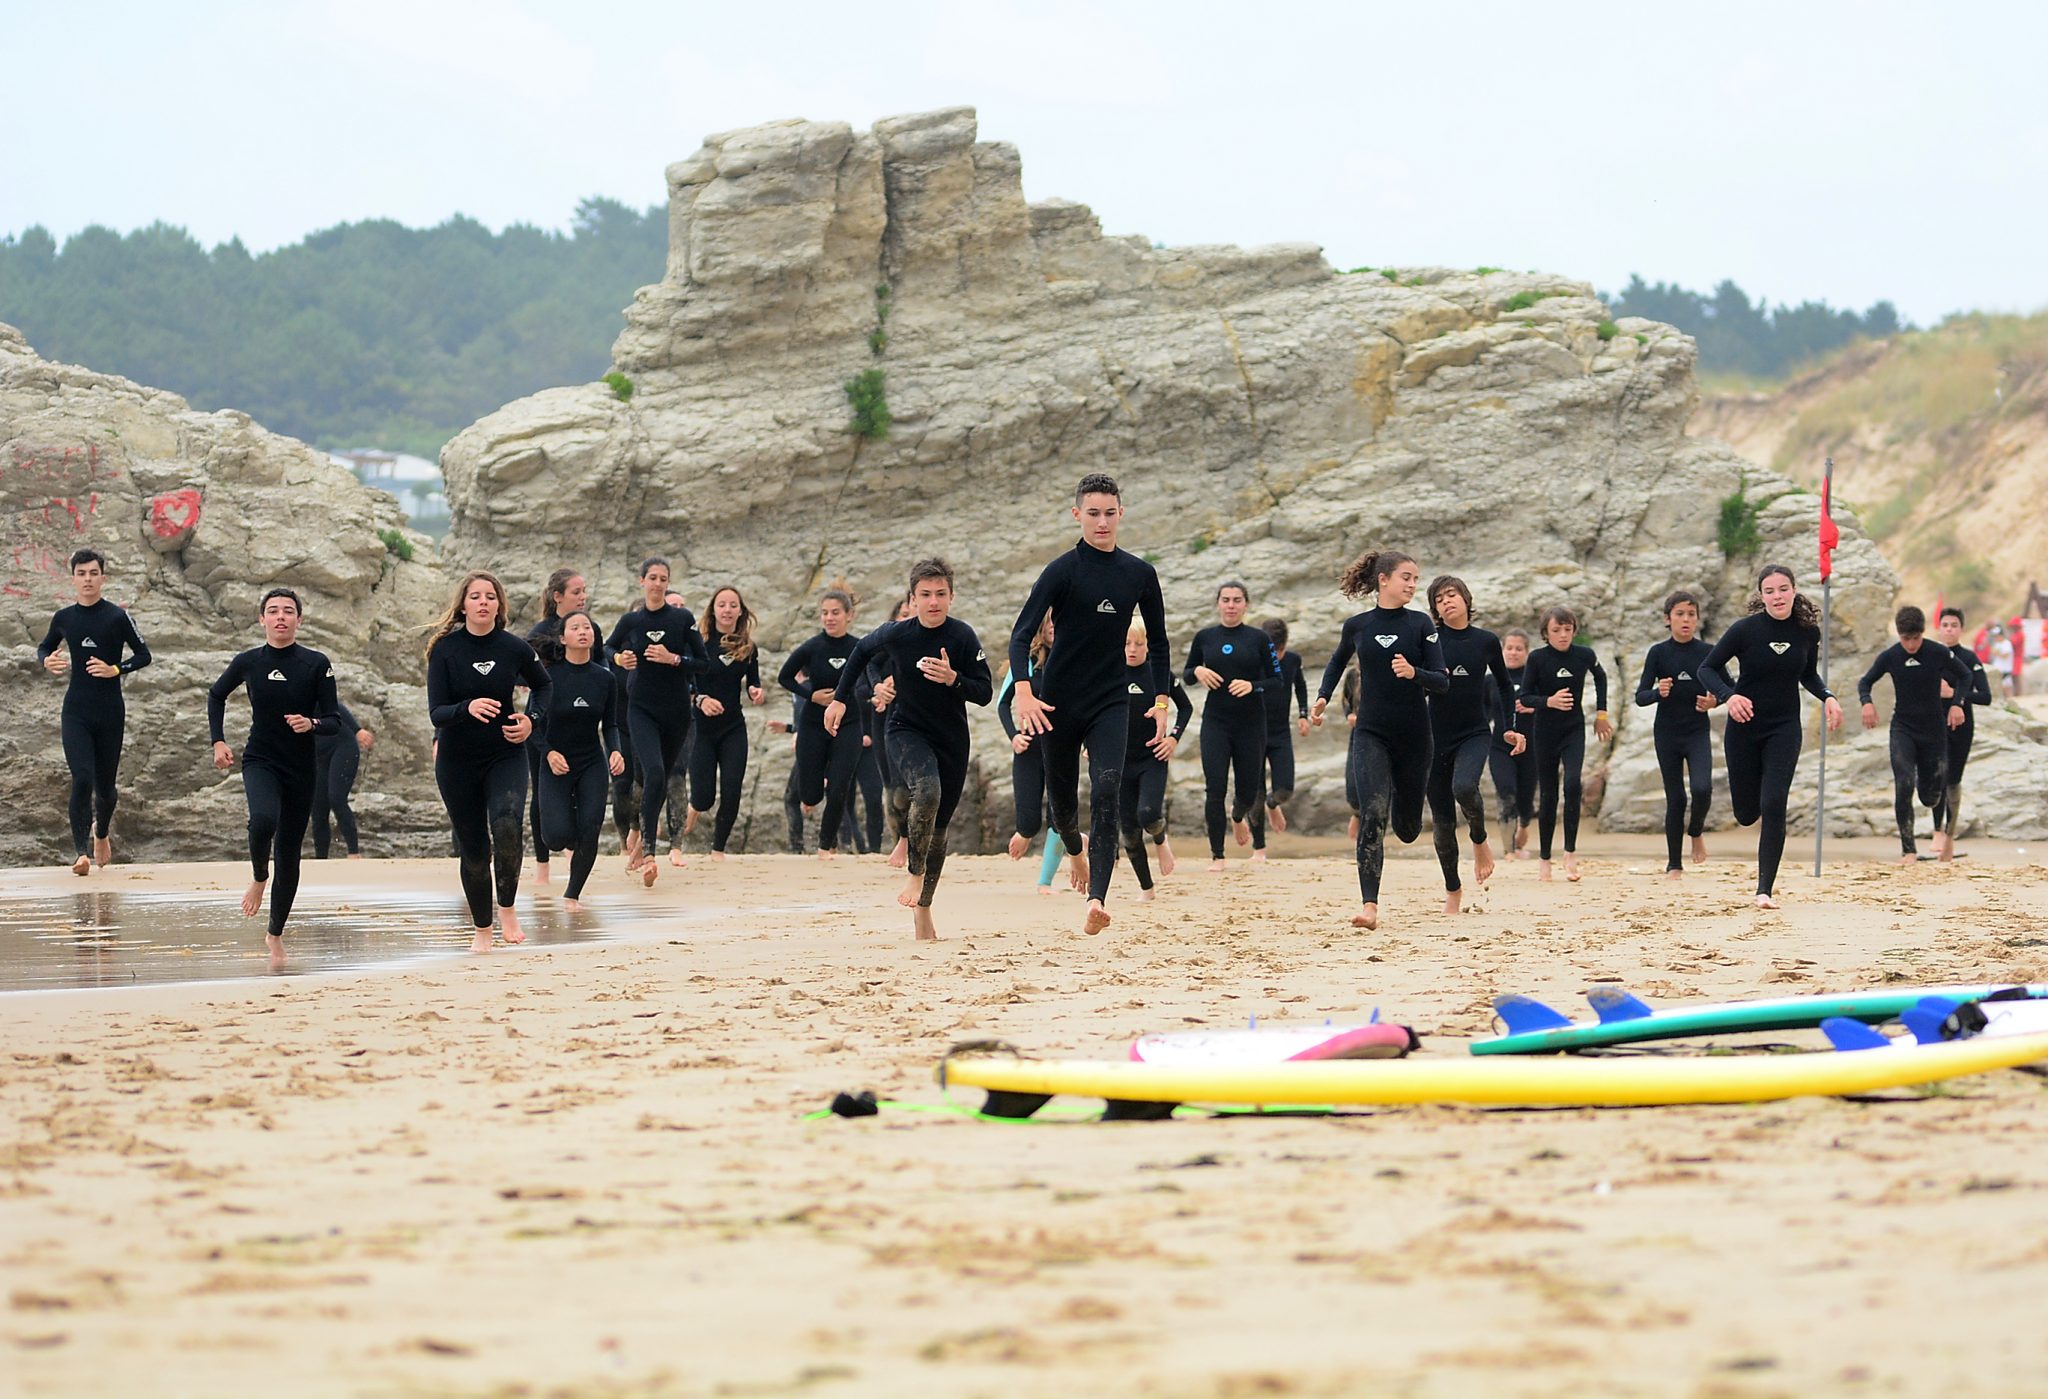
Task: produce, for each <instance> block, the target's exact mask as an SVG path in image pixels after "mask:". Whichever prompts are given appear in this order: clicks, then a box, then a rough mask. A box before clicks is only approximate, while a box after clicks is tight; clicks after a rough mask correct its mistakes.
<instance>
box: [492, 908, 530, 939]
mask: <svg viewBox="0 0 2048 1399" xmlns="http://www.w3.org/2000/svg"><path fill="white" fill-rule="evenodd" d="M498 928H499V930H500V931H501V932H503V933H504V935H505V941H506V942H508V943H511V944H512V945H513V946H515V947H516V946H518V945H519V944H520V943H522V942H525V941H526V930H525V929H523V928H521V927H520V926H519V915H518V914H516V913H514V912H513V911H512V905H510V904H506V905H504V906H502V907H501V908H499V910H498Z"/></svg>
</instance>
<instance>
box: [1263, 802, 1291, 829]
mask: <svg viewBox="0 0 2048 1399" xmlns="http://www.w3.org/2000/svg"><path fill="white" fill-rule="evenodd" d="M1266 824H1267V825H1269V826H1271V827H1272V828H1273V829H1274V830H1276V831H1284V830H1286V829H1287V812H1286V809H1285V808H1283V807H1277V806H1269V807H1267V808H1266Z"/></svg>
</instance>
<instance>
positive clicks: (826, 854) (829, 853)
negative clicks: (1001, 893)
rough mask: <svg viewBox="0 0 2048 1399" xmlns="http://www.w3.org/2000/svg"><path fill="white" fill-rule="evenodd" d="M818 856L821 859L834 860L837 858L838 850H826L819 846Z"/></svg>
mask: <svg viewBox="0 0 2048 1399" xmlns="http://www.w3.org/2000/svg"><path fill="white" fill-rule="evenodd" d="M818 858H819V859H821V860H836V859H838V858H839V852H838V851H837V850H826V849H823V848H820V849H819V851H818Z"/></svg>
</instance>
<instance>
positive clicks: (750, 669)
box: [683, 586, 768, 860]
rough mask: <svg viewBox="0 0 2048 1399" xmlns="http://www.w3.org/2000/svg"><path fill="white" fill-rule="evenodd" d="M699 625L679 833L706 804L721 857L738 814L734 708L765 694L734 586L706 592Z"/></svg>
mask: <svg viewBox="0 0 2048 1399" xmlns="http://www.w3.org/2000/svg"><path fill="white" fill-rule="evenodd" d="M699 630H700V631H701V632H702V633H703V636H704V652H705V657H706V664H705V667H704V674H703V675H701V676H700V677H698V680H697V742H696V744H695V745H694V746H693V747H692V748H691V749H690V814H689V816H688V818H687V819H685V821H684V822H683V834H684V835H688V834H689V833H690V832H691V831H692V830H694V829H696V825H697V818H698V817H699V816H700V815H702V814H703V813H704V812H707V811H709V810H711V807H712V803H713V802H714V800H715V801H716V803H717V805H718V816H717V819H715V820H714V821H713V822H712V823H711V858H712V859H714V860H723V859H724V858H725V842H726V840H727V838H728V837H730V836H731V835H732V824H733V822H734V821H735V820H736V819H738V817H739V814H740V796H741V789H740V784H741V783H742V782H743V781H745V780H746V776H747V716H746V715H745V713H743V712H742V711H741V709H740V699H741V697H742V696H745V697H746V698H747V699H748V700H751V701H752V702H753V703H755V704H760V703H761V702H762V701H763V700H765V699H766V698H767V697H768V692H767V691H765V690H763V689H762V688H761V653H760V649H759V648H758V647H757V646H755V644H754V614H753V612H752V611H751V610H749V608H748V607H747V600H746V599H745V598H743V597H741V596H740V590H739V589H738V588H735V587H731V586H727V587H723V588H720V589H719V590H718V591H717V592H715V593H713V594H712V595H711V606H710V607H709V608H708V609H706V610H705V613H704V621H703V623H702V624H701V626H700V628H699Z"/></svg>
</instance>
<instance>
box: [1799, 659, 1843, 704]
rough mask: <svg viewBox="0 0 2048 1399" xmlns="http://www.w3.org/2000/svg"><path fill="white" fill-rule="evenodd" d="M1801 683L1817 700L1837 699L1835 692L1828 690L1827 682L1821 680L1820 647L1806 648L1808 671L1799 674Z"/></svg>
mask: <svg viewBox="0 0 2048 1399" xmlns="http://www.w3.org/2000/svg"><path fill="white" fill-rule="evenodd" d="M1799 683H1800V684H1802V685H1804V686H1805V687H1806V693H1808V694H1809V695H1812V696H1813V697H1814V698H1815V699H1817V700H1821V701H1827V700H1831V699H1833V698H1834V697H1835V696H1834V692H1833V691H1831V690H1829V689H1828V687H1827V682H1826V681H1824V680H1822V679H1821V678H1820V647H1819V646H1818V645H1814V646H1809V647H1807V648H1806V669H1805V670H1802V671H1801V672H1799Z"/></svg>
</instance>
